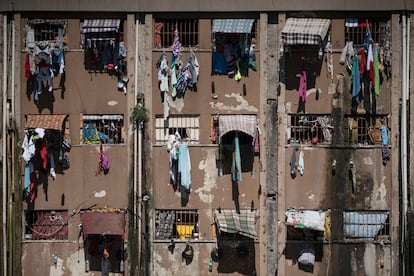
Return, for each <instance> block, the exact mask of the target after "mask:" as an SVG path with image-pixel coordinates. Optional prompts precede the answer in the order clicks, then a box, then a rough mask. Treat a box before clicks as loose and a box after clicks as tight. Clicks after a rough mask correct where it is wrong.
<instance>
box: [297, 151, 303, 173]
mask: <svg viewBox="0 0 414 276" xmlns="http://www.w3.org/2000/svg"><path fill="white" fill-rule="evenodd" d="M298 172H299V173H300V175H303V174H304V172H305V154H304V153H303V151H300V153H299V163H298Z"/></svg>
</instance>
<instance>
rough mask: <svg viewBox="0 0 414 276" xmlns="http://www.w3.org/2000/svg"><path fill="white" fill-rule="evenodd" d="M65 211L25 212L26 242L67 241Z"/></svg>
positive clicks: (66, 214)
mask: <svg viewBox="0 0 414 276" xmlns="http://www.w3.org/2000/svg"><path fill="white" fill-rule="evenodd" d="M68 217H69V216H68V211H67V210H36V211H29V210H27V211H26V212H25V214H24V222H25V223H24V224H25V232H24V233H25V237H24V238H25V239H26V240H67V239H68Z"/></svg>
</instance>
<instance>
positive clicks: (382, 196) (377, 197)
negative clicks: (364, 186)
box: [371, 166, 388, 209]
mask: <svg viewBox="0 0 414 276" xmlns="http://www.w3.org/2000/svg"><path fill="white" fill-rule="evenodd" d="M386 179H387V177H386V176H385V172H384V166H381V181H374V190H373V196H372V198H371V206H372V207H373V208H375V209H387V208H388V206H387V200H386V195H387V189H386V186H385V181H386Z"/></svg>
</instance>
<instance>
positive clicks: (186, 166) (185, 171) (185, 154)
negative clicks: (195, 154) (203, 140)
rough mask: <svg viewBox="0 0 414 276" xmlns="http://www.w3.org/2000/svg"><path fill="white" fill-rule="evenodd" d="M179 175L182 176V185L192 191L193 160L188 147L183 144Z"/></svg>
mask: <svg viewBox="0 0 414 276" xmlns="http://www.w3.org/2000/svg"><path fill="white" fill-rule="evenodd" d="M178 173H179V175H180V180H181V185H182V186H183V187H184V188H185V189H186V190H187V191H189V190H190V185H191V160H190V152H189V150H188V145H187V144H186V143H181V144H180V148H179V153H178Z"/></svg>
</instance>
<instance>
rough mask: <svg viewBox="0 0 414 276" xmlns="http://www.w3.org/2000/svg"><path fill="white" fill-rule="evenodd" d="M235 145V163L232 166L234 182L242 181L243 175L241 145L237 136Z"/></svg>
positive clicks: (234, 141)
mask: <svg viewBox="0 0 414 276" xmlns="http://www.w3.org/2000/svg"><path fill="white" fill-rule="evenodd" d="M233 145H234V153H233V161H232V164H231V169H232V179H233V181H241V180H242V173H241V157H240V144H239V137H238V136H237V135H236V136H235V137H234V140H233Z"/></svg>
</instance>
